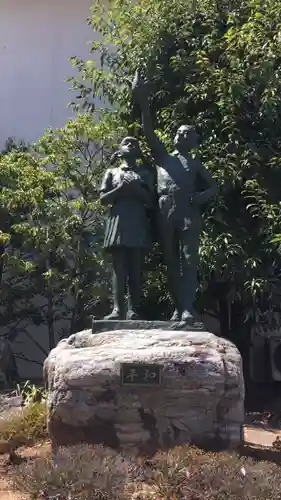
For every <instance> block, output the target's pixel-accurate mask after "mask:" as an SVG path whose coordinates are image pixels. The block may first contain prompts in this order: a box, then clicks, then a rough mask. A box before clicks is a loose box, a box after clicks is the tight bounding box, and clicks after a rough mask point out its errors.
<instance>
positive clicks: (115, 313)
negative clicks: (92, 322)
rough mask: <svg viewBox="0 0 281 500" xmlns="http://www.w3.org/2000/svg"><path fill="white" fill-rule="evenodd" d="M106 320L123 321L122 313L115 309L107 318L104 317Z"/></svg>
mask: <svg viewBox="0 0 281 500" xmlns="http://www.w3.org/2000/svg"><path fill="white" fill-rule="evenodd" d="M104 319H105V320H109V321H110V320H117V319H122V318H121V314H120V311H118V309H113V311H112V312H111V313H110V314H108V316H105V317H104Z"/></svg>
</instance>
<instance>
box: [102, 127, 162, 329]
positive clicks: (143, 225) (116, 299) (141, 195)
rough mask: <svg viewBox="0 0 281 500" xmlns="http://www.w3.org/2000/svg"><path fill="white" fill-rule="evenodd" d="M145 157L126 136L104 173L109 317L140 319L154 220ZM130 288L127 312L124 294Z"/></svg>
mask: <svg viewBox="0 0 281 500" xmlns="http://www.w3.org/2000/svg"><path fill="white" fill-rule="evenodd" d="M140 159H141V160H143V157H142V153H141V150H140V146H139V143H138V140H137V139H136V138H134V137H125V139H123V141H122V142H121V144H120V147H119V150H118V151H116V153H114V155H113V156H112V158H111V164H112V165H114V164H115V163H116V162H117V160H121V164H120V165H118V166H113V167H112V168H109V169H108V170H107V171H106V172H105V175H104V178H103V181H102V184H101V188H100V200H101V203H102V204H103V205H108V206H109V214H108V218H107V223H106V230H105V237H104V248H105V249H106V250H108V251H109V252H110V253H111V256H112V265H113V280H112V285H113V286H112V288H113V311H112V312H111V314H109V315H108V316H106V318H105V319H108V320H123V319H126V318H127V319H130V320H137V319H140V317H139V308H140V298H141V282H142V271H143V264H144V257H145V253H146V252H147V251H148V249H149V248H150V246H151V243H152V237H151V223H150V219H149V216H148V213H149V209H150V208H152V206H153V203H154V199H155V194H154V193H155V187H154V177H153V174H152V170H151V171H149V168H148V167H146V166H145V165H144V164H141V165H140V164H139V163H138V160H140ZM127 291H128V308H127V314H126V307H125V296H126V292H127Z"/></svg>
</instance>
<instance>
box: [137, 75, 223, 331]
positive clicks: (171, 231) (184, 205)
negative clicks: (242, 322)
mask: <svg viewBox="0 0 281 500" xmlns="http://www.w3.org/2000/svg"><path fill="white" fill-rule="evenodd" d="M148 85H149V83H148V82H146V81H145V79H144V78H143V77H142V76H141V75H140V73H139V72H138V71H137V73H136V76H135V80H134V82H133V96H134V98H135V100H136V101H137V102H138V104H139V105H140V108H141V113H142V124H143V131H144V134H145V136H146V139H147V142H148V145H149V147H150V149H151V152H152V155H153V156H154V159H155V161H156V164H157V192H158V200H159V214H158V215H159V216H158V230H159V234H160V237H161V240H162V245H163V253H164V258H165V261H166V265H167V272H168V279H169V282H170V288H171V290H170V291H171V293H172V297H173V300H174V304H175V311H174V313H173V316H172V318H171V319H172V320H173V321H185V322H188V323H191V324H192V323H193V321H194V311H193V304H194V301H195V298H196V290H197V265H198V256H199V237H200V232H201V227H202V218H201V209H200V205H202V204H204V203H206V201H208V200H209V199H210V198H211V197H212V196H213V195H214V194H215V191H216V185H215V183H214V181H213V179H212V176H211V174H210V172H209V171H208V170H206V168H205V167H204V166H203V165H202V163H201V161H200V160H199V159H196V158H195V157H194V156H193V155H192V150H193V149H194V148H196V147H197V145H198V134H197V133H196V131H195V130H194V129H193V128H192V127H191V126H189V125H182V126H181V127H179V129H178V131H177V133H176V136H175V138H174V146H175V150H174V152H173V153H172V154H169V153H168V152H167V150H166V148H165V146H164V144H163V143H162V142H161V141H160V140H159V138H158V137H157V135H156V133H155V132H154V129H153V125H152V119H151V113H150V108H149V92H148ZM198 181H199V182H200V181H201V183H202V182H203V184H204V185H205V186H206V189H204V190H202V191H200V190H199V191H198V188H197V185H198Z"/></svg>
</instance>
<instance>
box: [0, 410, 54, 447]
mask: <svg viewBox="0 0 281 500" xmlns="http://www.w3.org/2000/svg"><path fill="white" fill-rule="evenodd" d="M47 437H48V434H47V409H46V402H45V401H41V402H38V403H30V404H29V405H27V406H24V407H23V408H20V409H19V411H18V412H17V413H15V414H12V415H8V416H7V417H6V418H2V419H1V420H0V440H7V441H16V442H18V443H19V444H20V443H21V444H28V443H30V444H32V443H35V442H37V441H40V440H43V439H47Z"/></svg>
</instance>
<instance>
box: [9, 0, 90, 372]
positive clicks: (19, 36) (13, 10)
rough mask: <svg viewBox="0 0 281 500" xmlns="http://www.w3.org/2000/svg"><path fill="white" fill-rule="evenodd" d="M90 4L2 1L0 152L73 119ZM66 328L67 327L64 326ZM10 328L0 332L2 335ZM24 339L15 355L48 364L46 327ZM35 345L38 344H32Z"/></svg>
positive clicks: (33, 366) (28, 366) (30, 367)
mask: <svg viewBox="0 0 281 500" xmlns="http://www.w3.org/2000/svg"><path fill="white" fill-rule="evenodd" d="M91 3H92V1H91V0H0V150H1V149H2V147H3V146H4V143H5V141H6V140H7V138H8V137H12V136H14V137H16V138H17V139H24V140H26V141H31V142H33V141H35V140H36V139H37V138H38V137H39V136H40V135H41V134H43V133H44V130H45V129H46V128H47V127H49V126H52V127H60V126H62V125H63V124H64V122H65V121H66V120H67V119H68V118H70V117H71V110H70V109H69V108H67V104H68V103H69V102H70V101H71V100H72V99H73V97H74V95H72V94H71V93H69V91H68V89H69V84H68V83H65V81H64V79H65V77H66V76H68V75H71V74H73V71H72V68H71V64H70V62H69V58H70V57H71V56H78V57H81V58H83V59H84V58H85V59H86V58H87V59H88V58H90V57H92V55H89V47H88V45H87V42H88V41H90V40H92V39H93V38H94V34H93V32H92V30H91V29H90V28H89V27H88V25H87V17H88V16H89V14H90V5H91ZM61 326H63V325H61ZM7 330H10V329H9V328H7V329H3V328H1V330H0V335H3V334H4V333H6V331H7ZM27 330H28V336H26V335H25V334H24V333H22V334H20V335H19V337H18V338H17V340H16V341H15V343H14V345H13V348H14V350H15V352H16V354H18V355H21V354H23V355H24V357H27V358H28V359H32V360H35V361H37V362H39V361H40V362H43V360H44V354H43V352H42V351H41V350H40V349H39V348H38V347H36V342H39V344H40V345H41V346H42V347H43V348H44V349H45V350H48V332H47V329H46V327H36V326H31V325H29V327H28V329H27ZM33 339H34V340H35V343H34V341H33ZM18 365H19V371H20V375H21V376H22V377H25V378H33V377H36V378H37V377H40V376H41V374H42V368H41V367H40V365H39V364H37V363H28V362H26V361H24V360H18Z"/></svg>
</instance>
